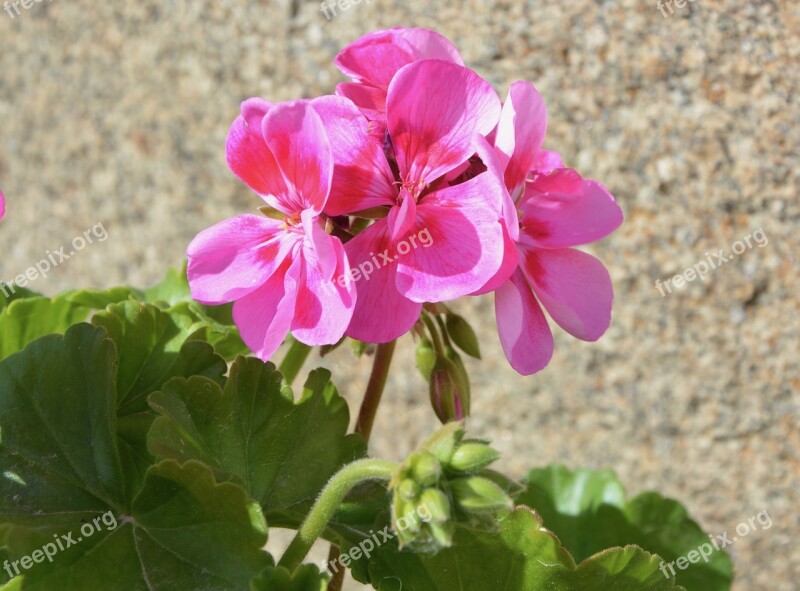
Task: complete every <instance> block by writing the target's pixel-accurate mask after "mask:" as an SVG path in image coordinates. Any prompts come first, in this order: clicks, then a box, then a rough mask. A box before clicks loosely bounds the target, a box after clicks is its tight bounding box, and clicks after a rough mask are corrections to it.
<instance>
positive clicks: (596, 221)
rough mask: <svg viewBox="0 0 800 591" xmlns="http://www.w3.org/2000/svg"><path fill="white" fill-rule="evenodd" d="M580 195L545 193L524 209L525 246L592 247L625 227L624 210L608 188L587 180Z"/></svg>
mask: <svg viewBox="0 0 800 591" xmlns="http://www.w3.org/2000/svg"><path fill="white" fill-rule="evenodd" d="M582 185H583V186H582V190H581V191H580V193H578V194H577V195H575V194H569V193H544V194H542V195H539V196H537V197H536V198H534V199H530V200H528V201H526V203H525V204H524V206H523V207H522V228H523V230H522V231H523V234H524V237H523V239H522V241H523V242H524V243H526V244H531V245H533V246H539V247H544V248H563V247H565V246H578V245H580V244H589V243H590V242H595V241H596V240H600V239H601V238H604V237H606V236H608V235H609V234H611V233H612V232H613V231H614V230H616V229H617V228H619V226H620V224H622V210H621V209H620V208H619V205H617V203H616V201H614V197H613V196H612V195H611V193H609V192H608V191H607V190H606V188H605V187H603V186H602V185H601V184H600V183H598V182H595V181H584V182H583V183H582Z"/></svg>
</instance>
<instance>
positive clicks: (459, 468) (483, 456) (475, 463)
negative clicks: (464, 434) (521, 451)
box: [448, 441, 500, 474]
mask: <svg viewBox="0 0 800 591" xmlns="http://www.w3.org/2000/svg"><path fill="white" fill-rule="evenodd" d="M499 457H500V454H499V453H498V452H497V451H495V450H494V449H492V448H491V447H489V446H488V445H486V444H485V443H481V442H478V441H466V442H464V443H462V444H461V445H460V446H458V448H457V449H456V451H455V453H454V454H453V457H452V458H451V459H450V464H449V466H448V467H449V468H451V469H453V470H455V471H456V472H465V473H467V474H475V473H476V472H480V471H481V470H483V469H484V468H486V467H487V466H488V465H489V464H491V463H492V462H494V461H495V460H497V458H499Z"/></svg>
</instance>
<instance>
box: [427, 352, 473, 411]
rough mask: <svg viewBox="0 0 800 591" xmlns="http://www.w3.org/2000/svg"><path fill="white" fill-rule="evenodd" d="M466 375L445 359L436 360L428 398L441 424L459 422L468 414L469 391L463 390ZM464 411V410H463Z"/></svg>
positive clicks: (438, 358) (440, 357)
mask: <svg viewBox="0 0 800 591" xmlns="http://www.w3.org/2000/svg"><path fill="white" fill-rule="evenodd" d="M465 375H466V373H465V372H464V371H463V369H460V368H459V367H458V366H457V365H456V364H455V363H453V362H452V361H451V360H450V359H447V358H446V357H442V356H439V357H437V359H436V364H435V365H434V368H433V371H432V372H431V381H430V397H431V404H432V405H433V410H434V412H435V413H436V416H437V417H439V420H440V421H442V423H448V422H450V421H460V420H462V419H463V418H464V417H465V416H467V414H468V412H469V391H468V390H465V389H464V380H463V377H464V376H465ZM465 409H466V410H465Z"/></svg>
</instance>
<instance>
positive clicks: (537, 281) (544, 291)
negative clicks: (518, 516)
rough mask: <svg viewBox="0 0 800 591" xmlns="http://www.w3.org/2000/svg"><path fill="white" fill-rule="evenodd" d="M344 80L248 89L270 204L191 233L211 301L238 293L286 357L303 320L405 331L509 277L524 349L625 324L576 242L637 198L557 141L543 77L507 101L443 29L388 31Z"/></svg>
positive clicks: (260, 175) (196, 293) (607, 227)
mask: <svg viewBox="0 0 800 591" xmlns="http://www.w3.org/2000/svg"><path fill="white" fill-rule="evenodd" d="M336 64H337V66H338V67H339V68H340V69H341V70H342V71H343V72H344V73H345V74H346V75H347V76H349V77H350V78H351V81H350V82H345V83H343V84H340V85H339V86H338V87H337V89H336V95H335V96H323V97H320V98H316V99H312V100H297V101H291V102H285V103H275V104H273V103H270V102H267V101H265V100H263V99H259V98H254V99H249V100H247V101H245V102H244V103H243V104H242V109H241V115H240V116H239V117H238V118H237V119H236V120H235V121H234V123H233V126H232V127H231V130H230V134H229V136H228V140H227V147H226V149H227V160H228V164H229V166H230V168H231V170H232V171H233V172H234V174H236V175H237V176H238V177H239V178H240V179H241V180H242V181H243V182H244V183H246V184H247V185H248V186H249V187H250V188H251V189H253V191H255V192H256V193H257V194H258V195H259V196H260V197H261V198H262V199H263V200H264V202H265V203H266V205H265V206H264V207H263V208H262V212H263V213H264V214H265V215H262V216H258V215H241V216H238V217H234V218H232V219H229V220H226V221H224V222H222V223H219V224H217V225H215V226H213V227H211V228H209V229H207V230H205V231H203V232H201V233H200V234H199V235H198V236H197V237H196V238H195V239H194V241H192V243H191V245H190V246H189V248H188V253H187V254H188V258H189V267H188V276H189V282H190V285H191V289H192V295H193V297H194V298H195V299H197V300H198V301H200V302H202V303H205V304H211V305H217V304H223V303H229V302H235V303H234V305H233V316H234V320H235V322H236V324H237V326H238V327H239V329H240V331H241V335H242V338H243V340H244V341H245V343H246V344H247V345H248V346H249V347H250V348H251V349H252V350H253V352H254V353H255V354H256V355H258V356H259V357H260V358H262V359H264V360H266V359H268V358H270V357H271V356H272V355H273V354H274V353H275V351H276V349H277V348H278V347H279V346H280V344H281V343H282V342H283V340H284V338H285V336H286V334H287V333H289V332H291V334H292V335H293V336H294V337H295V338H296V339H297V340H299V341H301V342H303V343H306V344H308V345H327V344H333V343H336V342H338V341H339V340H340V339H341V338H342V336H343V335H347V336H350V337H353V338H355V339H359V340H362V341H366V342H371V343H383V342H389V341H391V340H394V339H396V338H398V337H400V336H401V335H403V334H405V333H406V332H408V331H409V330H410V329H411V328H412V327H413V326H414V325H415V323H416V322H417V321H418V320H419V317H420V314H421V311H422V308H423V304H425V303H428V302H430V303H434V302H444V301H449V300H453V299H455V298H459V297H462V296H466V295H480V294H486V293H490V292H494V293H495V308H496V315H497V327H498V331H499V334H500V340H501V343H502V346H503V349H504V351H505V353H506V356H507V357H508V359H509V361H510V363H511V365H512V366H513V367H514V368H515V369H516V370H517V371H519V372H520V373H523V374H530V373H533V372H536V371H539V370H540V369H542V368H543V367H545V366H546V365H547V363H548V362H549V360H550V357H551V356H552V352H553V337H552V334H551V332H550V328H549V325H548V321H547V320H546V318H545V315H544V313H543V311H542V307H544V309H545V310H546V311H547V312H548V313H549V315H550V317H551V318H552V319H553V320H554V321H555V322H556V323H557V324H558V325H559V326H561V327H562V328H563V329H564V330H566V331H567V332H569V333H570V334H572V335H574V336H575V337H577V338H579V339H583V340H590V341H591V340H595V339H597V338H599V337H600V336H601V335H602V334H603V333H604V332H605V330H606V329H607V327H608V325H609V322H610V316H611V302H612V297H613V292H612V287H611V281H610V278H609V274H608V272H607V271H606V269H605V268H604V267H603V265H602V264H601V263H600V262H599V261H598V260H597V259H595V258H594V257H592V256H590V255H588V254H586V253H584V252H581V251H579V250H575V249H574V248H572V247H574V246H577V245H582V244H587V243H590V242H594V241H596V240H598V239H600V238H603V237H604V236H607V235H608V234H610V233H611V232H613V231H614V230H615V229H616V228H617V227H618V226H619V225H620V224H621V222H622V212H621V211H620V208H619V207H618V206H617V204H616V203H615V201H614V198H613V197H612V196H611V194H610V193H609V192H608V191H607V190H606V189H605V188H604V187H603V186H602V185H601V184H600V183H598V182H596V181H591V180H585V179H583V178H582V177H581V176H580V175H579V174H578V173H577V172H575V171H574V170H571V169H568V168H565V167H564V165H563V163H562V160H561V158H560V157H559V155H558V154H556V153H555V152H551V151H547V150H544V149H543V148H542V145H543V142H544V138H545V130H546V127H547V114H546V110H545V106H544V102H543V100H542V97H541V96H540V94H539V93H538V92H537V90H536V89H535V88H534V86H533V85H532V84H530V83H528V82H516V83H514V84H513V85H512V86H511V88H510V91H509V93H508V97H507V98H506V100H505V102H504V103H501V101H500V98H499V97H498V95H497V93H496V92H495V91H494V90H493V89H492V87H491V85H490V84H489V83H488V82H487V81H486V80H484V79H483V78H481V77H480V76H479V75H478V74H477V73H475V72H474V71H473V70H471V69H469V68H467V67H465V66H464V62H463V61H462V59H461V57H460V55H459V53H458V51H457V50H456V48H455V47H454V46H453V44H452V43H450V42H449V41H448V40H447V39H445V38H444V37H442V36H441V35H439V34H438V33H436V32H434V31H429V30H425V29H407V28H396V29H391V30H386V31H378V32H375V33H372V34H369V35H366V36H365V37H363V38H361V39H359V40H358V41H356V42H355V43H353V44H352V45H350V46H348V47H347V48H345V49H344V50H343V51H342V52H341V53H340V54H339V55H338V56H337V58H336Z"/></svg>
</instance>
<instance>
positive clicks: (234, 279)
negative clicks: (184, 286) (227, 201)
mask: <svg viewBox="0 0 800 591" xmlns="http://www.w3.org/2000/svg"><path fill="white" fill-rule="evenodd" d="M296 245H297V239H296V238H295V239H293V238H292V237H291V236H288V235H287V234H286V232H285V230H283V229H282V223H281V222H279V221H278V220H272V219H269V218H265V217H260V216H255V215H242V216H237V217H234V218H230V219H228V220H225V221H223V222H220V223H218V224H216V225H214V226H212V227H210V228H208V229H206V230H203V231H202V232H200V233H199V234H198V235H197V236H196V237H195V239H194V240H192V242H191V244H189V247H188V249H187V251H186V255H187V256H188V258H189V266H188V269H187V276H188V278H189V287H190V288H191V291H192V297H193V298H194V299H195V300H197V301H198V302H201V303H203V304H209V305H218V304H224V303H227V302H232V301H234V300H237V299H239V298H241V297H243V296H245V295H247V294H249V293H251V292H253V291H255V290H256V289H258V288H259V287H260V286H261V285H263V284H264V282H265V281H267V279H269V277H271V276H272V275H273V274H275V272H276V270H277V269H278V267H279V266H280V265H281V264H282V263H283V261H284V260H285V259H286V257H287V256H288V255H289V253H290V252H291V251H292V249H293V248H295V246H296Z"/></svg>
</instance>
